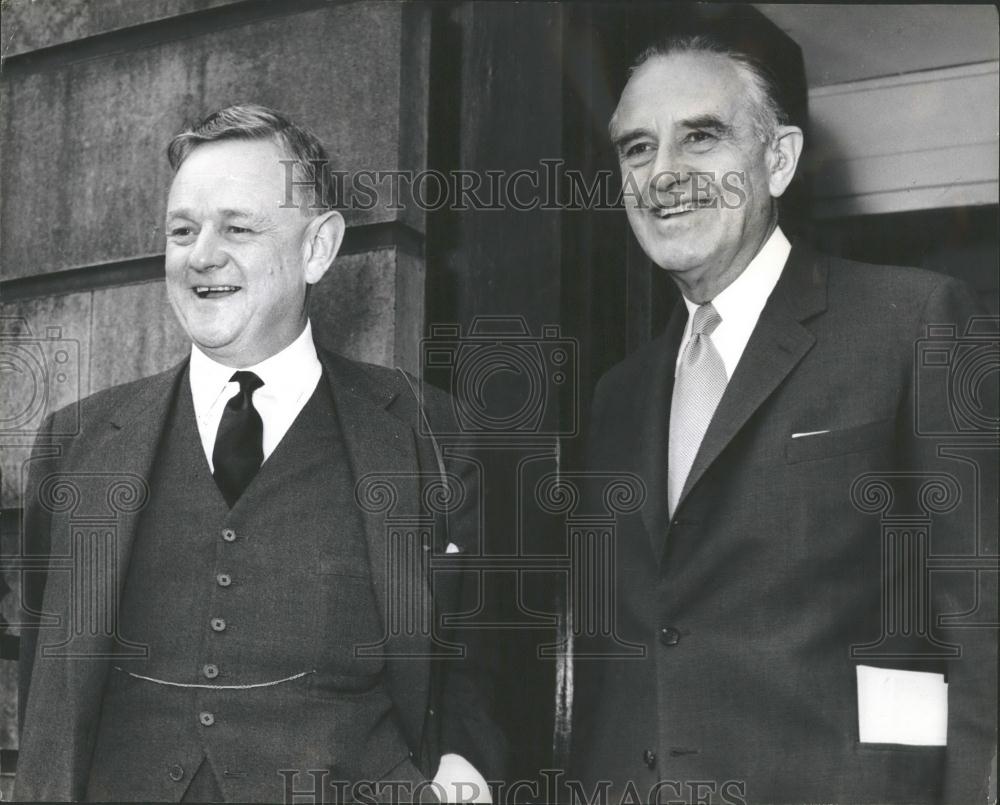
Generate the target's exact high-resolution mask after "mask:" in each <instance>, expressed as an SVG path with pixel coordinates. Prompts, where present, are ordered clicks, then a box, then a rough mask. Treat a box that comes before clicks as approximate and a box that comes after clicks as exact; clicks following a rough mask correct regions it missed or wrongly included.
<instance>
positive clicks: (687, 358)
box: [667, 302, 727, 515]
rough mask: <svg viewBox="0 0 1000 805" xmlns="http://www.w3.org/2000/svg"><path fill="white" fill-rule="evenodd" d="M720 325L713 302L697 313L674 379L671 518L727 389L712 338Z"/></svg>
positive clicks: (669, 473)
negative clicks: (709, 424) (702, 441)
mask: <svg viewBox="0 0 1000 805" xmlns="http://www.w3.org/2000/svg"><path fill="white" fill-rule="evenodd" d="M721 323H722V317H721V316H720V315H719V314H718V312H717V311H716V309H715V308H714V307H712V303H711V302H708V303H706V304H704V305H700V306H699V307H698V308H697V310H695V312H694V319H693V320H692V322H691V337H690V338H689V339H688V343H687V346H686V347H685V348H684V354H683V355H682V356H681V361H680V364H679V365H678V367H677V375H676V377H675V378H674V394H673V399H672V401H671V403H670V449H669V456H668V461H669V462H670V463H669V464H668V465H667V503H668V504H669V506H670V514H671V515H672V514H673V513H674V510H675V509H676V508H677V502H678V501H679V500H680V497H681V492H682V491H683V489H684V482H685V481H686V480H687V477H688V473H689V472H690V471H691V465H692V464H694V457H695V455H697V453H698V448H699V447H700V446H701V440H702V439H703V438H705V431H707V430H708V423H709V422H711V421H712V416H713V414H715V409H716V408H717V407H718V405H719V400H721V399H722V393H723V392H724V391H725V390H726V382H727V378H726V366H725V364H724V363H723V362H722V357H721V356H720V355H719V352H718V350H717V349H716V348H715V345H714V344H713V343H712V339H711V337H710V336H711V335H712V332H713V331H714V330H715V328H716V327H718V326H719V324H721Z"/></svg>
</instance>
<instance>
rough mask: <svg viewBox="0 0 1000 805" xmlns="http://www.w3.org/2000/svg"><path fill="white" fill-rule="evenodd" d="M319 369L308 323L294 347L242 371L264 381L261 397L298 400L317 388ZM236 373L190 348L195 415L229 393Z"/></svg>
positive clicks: (206, 409)
mask: <svg viewBox="0 0 1000 805" xmlns="http://www.w3.org/2000/svg"><path fill="white" fill-rule="evenodd" d="M319 365H320V364H319V356H318V355H317V354H316V345H315V343H314V342H313V337H312V324H311V322H309V320H308V319H307V320H306V326H305V328H304V329H303V330H302V333H301V334H300V335H299V337H298V338H296V339H295V340H294V341H293V342H292V343H291V344H289V345H288V346H287V347H285V348H284V349H283V350H281V351H280V352H277V353H275V354H274V355H272V356H271V357H270V358H265V359H264V360H262V361H261V362H260V363H257V364H254V365H253V366H246V367H243V368H242V371H246V372H253V373H254V374H255V375H257V376H258V377H259V378H260V379H261V380H263V381H264V387H263V388H262V389H261V390H260V391H259V392H258V393H265V394H267V396H269V397H275V398H280V399H288V400H295V399H297V398H298V397H299V395H300V394H301V393H302V391H303V390H304V387H305V386H306V385H307V384H309V383H311V384H312V385H313V386H315V385H316V381H315V376H316V375H315V368H316V367H317V366H319ZM235 371H236V370H235V369H233V368H232V367H231V366H224V365H223V364H221V363H219V362H218V361H216V360H214V359H213V358H210V357H209V356H208V355H206V354H205V353H204V352H202V351H201V349H199V348H198V346H197V345H196V344H192V345H191V366H190V373H191V395H192V397H193V399H194V408H195V412H196V413H198V414H199V415H200V414H201V413H202V412H205V411H208V409H209V408H211V407H212V405H213V404H214V403H215V402H216V400H218V398H219V396H220V395H222V394H223V393H225V392H226V390H227V386H228V385H229V383H230V380H229V378H231V377H232V376H233V372H235ZM321 371H322V369H321ZM234 385H235V384H234ZM254 399H256V397H255V398H254Z"/></svg>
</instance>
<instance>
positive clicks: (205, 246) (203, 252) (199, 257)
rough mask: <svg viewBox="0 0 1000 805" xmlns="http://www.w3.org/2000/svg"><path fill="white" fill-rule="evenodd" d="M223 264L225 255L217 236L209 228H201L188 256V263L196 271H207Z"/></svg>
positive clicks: (213, 230) (212, 229)
mask: <svg viewBox="0 0 1000 805" xmlns="http://www.w3.org/2000/svg"><path fill="white" fill-rule="evenodd" d="M225 262H226V254H225V252H224V250H223V249H222V243H221V239H220V238H219V234H218V233H217V232H216V231H215V229H214V228H212V227H210V226H204V227H202V229H201V232H199V233H198V238H197V240H195V242H194V246H193V247H192V249H191V252H190V253H189V254H188V263H189V264H190V266H191V267H192V268H194V269H196V270H197V271H209V270H211V269H213V268H218V267H219V266H222V265H224V264H225Z"/></svg>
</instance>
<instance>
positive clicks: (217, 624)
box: [212, 618, 226, 632]
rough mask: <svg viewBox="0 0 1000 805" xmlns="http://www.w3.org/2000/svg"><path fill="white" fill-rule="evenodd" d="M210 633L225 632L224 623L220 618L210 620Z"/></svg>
mask: <svg viewBox="0 0 1000 805" xmlns="http://www.w3.org/2000/svg"><path fill="white" fill-rule="evenodd" d="M212 631H213V632H224V631H226V622H225V621H224V620H222V618H212Z"/></svg>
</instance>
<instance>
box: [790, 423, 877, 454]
mask: <svg viewBox="0 0 1000 805" xmlns="http://www.w3.org/2000/svg"><path fill="white" fill-rule="evenodd" d="M894 433H895V428H894V422H893V420H891V419H883V420H881V421H879V422H868V423H866V424H864V425H854V426H852V427H849V428H839V429H837V430H829V431H827V432H825V433H814V434H810V435H804V436H799V437H798V438H789V440H788V442H787V444H786V445H785V459H786V460H787V461H788V463H789V464H797V463H799V462H801V461H816V460H818V459H822V458H829V457H831V456H840V455H845V454H848V453H863V452H867V451H869V450H877V449H879V448H883V447H886V446H888V445H889V444H890V443H891V442H892V439H893V435H894Z"/></svg>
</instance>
